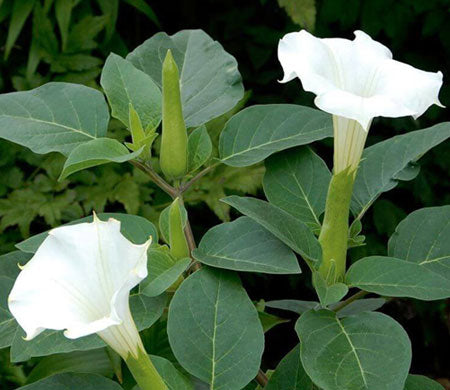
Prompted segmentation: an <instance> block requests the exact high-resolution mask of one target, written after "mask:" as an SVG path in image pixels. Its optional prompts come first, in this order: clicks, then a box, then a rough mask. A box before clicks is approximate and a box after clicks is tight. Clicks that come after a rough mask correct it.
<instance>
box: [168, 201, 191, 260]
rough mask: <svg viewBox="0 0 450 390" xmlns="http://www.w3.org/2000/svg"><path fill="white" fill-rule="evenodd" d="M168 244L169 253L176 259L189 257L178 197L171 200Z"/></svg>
mask: <svg viewBox="0 0 450 390" xmlns="http://www.w3.org/2000/svg"><path fill="white" fill-rule="evenodd" d="M169 244H170V254H171V255H172V256H173V257H174V258H175V259H176V260H180V259H185V258H186V257H189V255H190V253H189V247H188V244H187V241H186V236H185V234H184V228H183V220H182V218H181V209H180V201H179V199H178V198H176V199H175V200H174V201H173V203H172V205H171V206H170V210H169Z"/></svg>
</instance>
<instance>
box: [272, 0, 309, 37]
mask: <svg viewBox="0 0 450 390" xmlns="http://www.w3.org/2000/svg"><path fill="white" fill-rule="evenodd" d="M278 5H279V6H280V7H283V8H284V9H285V10H286V13H287V14H288V15H289V17H290V18H291V19H292V21H293V22H294V23H296V24H298V25H299V26H301V27H303V28H305V29H306V30H308V31H313V30H314V26H315V24H316V13H317V10H316V0H278Z"/></svg>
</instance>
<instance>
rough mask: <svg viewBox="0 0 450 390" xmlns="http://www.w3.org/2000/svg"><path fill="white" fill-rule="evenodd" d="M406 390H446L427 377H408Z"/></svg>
mask: <svg viewBox="0 0 450 390" xmlns="http://www.w3.org/2000/svg"><path fill="white" fill-rule="evenodd" d="M405 390H444V388H443V387H442V386H441V385H440V384H439V383H437V382H435V381H433V380H431V379H430V378H427V377H426V376H422V375H408V378H406V384H405Z"/></svg>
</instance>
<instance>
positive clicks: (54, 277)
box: [9, 218, 150, 339]
mask: <svg viewBox="0 0 450 390" xmlns="http://www.w3.org/2000/svg"><path fill="white" fill-rule="evenodd" d="M149 245H150V242H147V243H145V244H143V245H135V244H133V243H131V242H130V241H128V240H127V239H126V238H125V237H124V236H123V235H122V234H121V233H120V222H119V221H116V220H113V219H110V220H109V221H108V222H102V221H100V220H98V218H94V222H92V223H82V224H77V225H71V226H63V227H60V228H57V229H53V230H52V231H50V233H49V236H48V237H47V238H46V239H45V241H44V242H43V243H42V245H41V246H40V247H39V249H38V251H37V252H36V254H35V255H34V256H33V258H32V259H31V260H30V261H29V262H28V263H27V264H26V266H25V267H24V268H23V270H22V272H21V273H20V274H19V276H18V278H17V280H16V282H15V284H14V287H13V289H12V291H11V294H10V297H9V308H10V310H11V313H12V314H13V315H14V317H16V319H17V321H18V322H19V324H20V325H21V326H22V328H24V330H25V331H26V333H27V338H28V339H31V338H33V337H35V336H37V335H38V334H39V333H40V332H42V331H43V330H44V329H55V330H61V329H67V331H66V335H67V336H68V337H71V338H75V337H81V336H85V335H88V334H91V333H97V332H99V331H100V330H102V329H105V328H107V327H109V326H113V325H118V324H120V323H121V322H122V321H123V317H122V316H121V315H122V314H123V313H126V312H127V310H128V296H129V291H130V290H131V289H132V288H133V287H134V286H136V285H137V284H138V283H139V282H140V281H141V280H142V279H143V278H144V277H145V276H146V275H147V249H148V247H149Z"/></svg>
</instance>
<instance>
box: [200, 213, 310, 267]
mask: <svg viewBox="0 0 450 390" xmlns="http://www.w3.org/2000/svg"><path fill="white" fill-rule="evenodd" d="M192 255H193V256H194V258H195V259H196V260H198V261H200V262H202V263H204V264H208V265H210V266H213V267H218V268H225V269H230V270H234V271H247V272H263V273H269V274H298V273H300V272H301V271H300V267H299V265H298V261H297V258H296V256H295V254H294V253H293V252H292V251H291V250H290V249H289V247H287V246H286V245H285V244H283V243H282V242H281V241H280V240H279V239H278V238H276V237H275V236H274V235H273V234H272V233H270V232H269V231H268V230H266V229H265V228H264V227H262V226H261V225H260V224H258V223H257V222H255V221H254V220H252V219H251V218H248V217H240V218H238V219H237V220H235V221H233V222H225V223H222V224H221V225H217V226H214V227H213V228H212V229H210V230H208V232H207V233H206V234H205V235H204V236H203V238H202V240H201V241H200V244H199V246H198V248H197V249H194V251H193V253H192Z"/></svg>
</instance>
